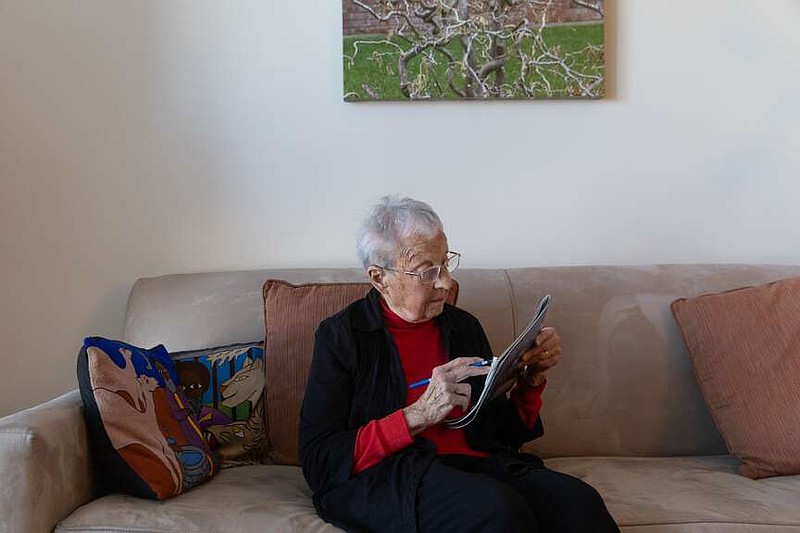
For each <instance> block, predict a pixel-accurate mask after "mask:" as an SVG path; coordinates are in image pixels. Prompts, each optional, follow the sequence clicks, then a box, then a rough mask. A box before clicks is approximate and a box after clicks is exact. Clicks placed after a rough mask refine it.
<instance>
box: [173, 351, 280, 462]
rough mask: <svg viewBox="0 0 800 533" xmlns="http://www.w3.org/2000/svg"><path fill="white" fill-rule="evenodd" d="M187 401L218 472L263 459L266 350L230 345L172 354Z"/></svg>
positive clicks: (265, 451)
mask: <svg viewBox="0 0 800 533" xmlns="http://www.w3.org/2000/svg"><path fill="white" fill-rule="evenodd" d="M172 360H173V361H174V362H175V368H176V371H177V373H178V378H179V380H180V383H181V387H182V388H183V392H184V394H185V395H186V398H187V401H188V402H189V406H190V408H191V411H192V413H193V414H194V416H196V417H197V420H198V423H199V426H200V429H201V431H202V432H203V434H204V435H205V438H206V440H207V441H208V442H209V443H210V444H211V447H212V448H213V449H214V451H215V452H216V453H217V455H218V456H219V459H220V462H221V465H220V466H221V468H227V467H231V466H242V465H248V464H258V463H261V462H263V461H264V460H265V458H266V456H267V452H268V442H269V441H268V439H267V430H266V420H265V414H264V413H265V406H264V401H265V399H266V395H265V394H264V382H265V376H264V345H263V343H262V342H251V343H244V344H231V345H227V346H219V347H216V348H206V349H202V350H194V351H188V352H178V353H173V354H172Z"/></svg>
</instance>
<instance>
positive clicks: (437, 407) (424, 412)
mask: <svg viewBox="0 0 800 533" xmlns="http://www.w3.org/2000/svg"><path fill="white" fill-rule="evenodd" d="M482 360H483V359H482V358H480V357H459V358H457V359H453V360H452V361H449V362H447V363H445V364H443V365H441V366H437V367H436V368H434V369H433V372H432V373H431V381H430V383H428V388H427V389H426V390H425V392H424V393H423V394H422V396H420V397H419V399H418V400H417V401H416V402H414V403H412V404H411V405H409V406H408V407H406V408H404V409H403V414H404V415H405V418H406V422H407V423H408V429H409V430H410V431H411V434H412V435H416V434H417V433H419V432H420V431H422V430H424V429H425V428H428V427H430V426H434V425H436V424H438V423H439V422H441V421H442V420H444V418H445V417H446V416H447V414H448V413H449V412H450V411H451V410H452V409H453V408H454V407H456V406H460V407H461V408H462V409H464V410H465V411H466V410H467V408H468V407H469V400H470V394H471V393H472V387H470V386H469V384H468V383H460V381H462V380H464V379H467V378H468V377H470V376H481V375H484V374H487V373H488V372H489V367H488V366H470V365H471V364H473V363H477V362H480V361H482Z"/></svg>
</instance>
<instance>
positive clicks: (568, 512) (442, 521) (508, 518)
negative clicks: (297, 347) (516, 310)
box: [300, 197, 619, 533]
mask: <svg viewBox="0 0 800 533" xmlns="http://www.w3.org/2000/svg"><path fill="white" fill-rule="evenodd" d="M358 253H359V256H360V259H361V262H362V263H363V265H364V268H365V269H366V274H367V276H368V277H369V280H370V282H371V283H372V287H373V288H372V289H371V290H370V292H369V294H368V295H367V296H366V297H365V298H363V299H361V300H358V301H356V302H354V303H352V304H351V305H349V306H348V307H346V308H345V309H343V310H342V311H340V312H339V313H337V314H335V315H334V316H332V317H330V318H327V319H326V320H324V321H323V322H322V324H320V326H319V329H318V330H317V336H316V344H315V348H314V358H313V363H312V366H311V372H310V374H309V378H308V386H307V388H306V395H305V399H304V401H303V408H302V412H301V417H300V457H301V461H302V466H303V473H304V474H305V477H306V480H307V481H308V484H309V486H310V487H311V489H312V490H313V491H314V505H315V507H316V509H317V511H318V512H319V514H320V516H321V517H322V518H324V519H325V520H327V521H328V522H331V523H332V524H334V525H336V526H339V527H341V528H344V529H346V530H349V531H381V532H384V531H417V530H419V531H437V532H441V531H459V532H461V531H480V532H487V531H497V532H503V533H509V532H514V531H528V532H537V531H552V532H559V533H565V532H580V533H591V532H606V531H619V530H618V528H617V526H616V524H615V523H614V520H613V519H612V518H611V516H610V515H609V513H608V511H607V510H606V508H605V505H604V503H603V500H602V498H601V497H600V495H599V494H598V493H597V492H596V491H595V490H594V489H593V488H591V487H590V486H589V485H587V484H586V483H584V482H583V481H581V480H579V479H577V478H574V477H571V476H568V475H566V474H562V473H559V472H555V471H552V470H549V469H547V468H546V467H545V466H544V464H543V463H542V461H541V459H539V458H538V457H536V456H533V455H528V454H524V453H520V452H519V451H518V450H519V448H520V446H521V445H522V443H524V442H526V441H529V440H532V439H535V438H537V437H540V436H541V435H542V433H543V428H542V422H541V419H540V418H539V410H540V408H541V405H542V400H541V396H542V390H543V389H544V387H545V384H546V378H545V376H546V372H547V371H548V369H550V368H552V367H553V366H554V365H555V364H556V363H558V360H559V357H560V355H561V340H560V339H559V336H558V334H557V333H556V331H555V330H554V329H553V328H544V329H542V331H541V333H540V334H539V336H538V337H537V339H536V345H535V346H534V347H533V348H532V349H530V350H529V351H528V352H527V353H526V354H525V355H524V356H523V360H524V363H525V365H526V366H525V368H524V369H521V370H520V375H519V378H518V379H517V383H516V384H515V386H514V389H513V390H512V391H511V393H510V395H508V396H500V397H499V398H497V399H495V400H493V401H492V402H491V403H489V404H487V405H486V406H485V408H484V409H483V410H482V411H481V413H480V415H479V416H478V417H477V418H476V419H475V420H474V421H473V422H472V423H471V424H469V425H468V426H466V427H465V428H464V429H450V428H447V427H444V426H443V425H442V424H441V422H442V421H444V420H445V419H447V418H456V417H459V416H460V415H462V414H463V412H465V410H466V409H467V408H468V407H469V405H470V403H471V402H475V401H476V400H477V398H478V396H479V395H480V392H481V390H482V387H483V382H484V381H485V377H484V374H486V373H487V371H488V369H487V368H486V367H481V366H475V365H474V364H475V363H476V362H481V361H483V360H488V359H490V358H491V357H492V353H491V348H490V347H489V342H488V341H487V339H486V335H485V334H484V332H483V329H482V328H481V325H480V323H479V322H478V321H477V319H475V317H473V316H472V315H470V314H469V313H467V312H466V311H463V310H461V309H458V308H457V307H453V306H451V305H449V304H447V303H446V299H447V295H448V293H449V291H450V290H451V288H452V286H453V280H452V278H451V277H450V274H451V273H452V272H453V271H454V270H455V269H456V268H457V267H458V261H459V254H458V253H456V252H452V251H450V250H449V248H448V245H447V237H446V236H445V234H444V229H443V226H442V222H441V220H440V219H439V217H438V216H437V215H436V213H435V212H434V211H433V209H431V207H430V206H428V205H427V204H425V203H423V202H419V201H416V200H412V199H410V198H396V197H386V198H383V199H382V200H381V202H380V203H379V204H378V205H377V206H375V208H374V210H373V211H372V214H371V215H370V216H369V217H368V218H367V220H366V221H365V223H364V225H363V227H362V229H361V231H360V234H359V237H358ZM428 377H430V383H428V385H427V386H424V387H417V388H409V385H410V384H411V383H414V382H416V381H419V380H422V379H425V378H428Z"/></svg>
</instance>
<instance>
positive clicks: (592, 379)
mask: <svg viewBox="0 0 800 533" xmlns="http://www.w3.org/2000/svg"><path fill="white" fill-rule="evenodd" d="M796 275H800V266H763V265H737V266H731V265H714V266H710V265H672V266H647V267H564V268H522V269H511V270H500V269H495V270H470V269H461V270H459V271H458V272H457V275H456V277H457V279H458V280H459V282H460V286H461V292H460V296H459V306H461V307H463V308H464V309H467V310H469V311H470V312H472V313H473V314H475V315H476V316H477V317H478V318H479V319H480V320H481V322H482V323H483V325H484V327H485V329H486V331H487V333H488V335H489V338H490V340H491V343H492V345H493V347H494V349H495V351H496V352H498V351H500V350H502V348H503V347H504V345H506V343H508V342H509V341H510V340H511V339H512V338H513V337H514V333H515V331H517V330H518V329H519V328H520V327H521V326H522V325H523V324H524V322H525V321H526V320H527V318H528V315H529V313H530V312H531V310H532V307H533V305H534V303H535V301H536V300H537V299H538V298H539V297H540V296H541V295H542V294H543V293H545V292H549V293H551V294H552V296H553V301H552V306H551V313H550V315H549V320H548V322H549V323H550V324H551V325H554V326H556V327H557V328H558V329H559V330H560V332H561V335H562V337H563V339H564V356H563V359H562V362H561V364H560V365H559V366H558V367H557V368H556V369H555V370H553V371H552V374H551V376H550V381H549V384H548V387H547V390H546V392H545V397H544V400H545V406H544V410H543V415H542V416H543V420H544V427H545V436H544V437H543V438H542V439H540V440H538V441H536V442H534V443H532V444H531V445H530V448H531V450H532V451H534V452H535V453H538V454H540V455H542V456H543V457H545V458H546V462H547V464H548V466H550V467H551V468H554V469H557V470H561V471H564V472H568V473H570V474H573V475H575V476H578V477H580V478H583V479H585V480H586V481H588V482H589V483H591V484H592V485H594V486H595V487H596V488H597V489H598V490H599V491H600V493H601V494H602V495H603V496H604V498H605V500H606V503H607V505H608V508H609V510H610V511H611V513H612V514H613V515H614V517H615V518H616V520H617V521H618V523H619V524H620V526H621V529H622V530H623V531H626V532H636V533H656V532H669V533H677V532H690V531H691V532H723V531H725V532H727V531H730V532H736V533H744V532H750V531H752V532H765V531H779V532H789V531H798V532H800V476H788V477H776V478H769V479H762V480H758V481H754V480H750V479H747V478H744V477H741V476H739V475H738V474H737V473H736V467H737V461H736V460H735V459H734V458H732V457H730V456H729V455H727V452H726V448H725V445H724V443H723V441H722V439H721V437H720V435H719V433H718V431H717V430H716V428H715V427H714V424H713V422H712V420H711V418H710V416H709V413H708V410H707V409H706V407H705V404H704V402H703V399H702V397H701V395H700V392H699V390H698V387H697V384H696V381H695V377H694V374H693V371H692V367H691V363H690V360H689V357H688V355H687V353H686V351H685V348H684V345H683V343H682V341H681V337H680V334H679V332H678V329H677V327H676V325H675V322H674V320H673V318H672V316H671V315H670V311H669V303H670V302H671V301H672V300H673V299H675V298H678V297H682V296H693V295H698V294H701V293H707V292H716V291H720V290H724V289H730V288H734V287H739V286H744V285H752V284H761V283H764V282H768V281H772V280H776V279H780V278H783V277H788V276H796ZM270 277H274V278H280V279H286V280H288V281H291V282H295V283H299V282H306V281H356V280H358V281H361V280H362V279H363V278H362V274H361V272H360V271H358V270H347V269H336V270H265V271H251V272H225V273H209V274H188V275H173V276H164V277H158V278H148V279H141V280H139V281H137V282H136V284H135V285H134V287H133V290H132V292H131V295H130V299H129V301H128V307H127V314H126V322H125V331H124V339H125V340H127V341H128V342H130V343H133V344H136V345H141V346H151V345H154V344H158V343H164V344H165V345H166V346H167V348H168V349H170V350H188V349H197V348H202V347H211V346H218V345H223V344H228V343H233V342H242V341H252V340H256V339H260V338H262V336H263V331H264V326H263V318H262V317H263V315H262V297H261V286H262V283H263V281H264V280H265V279H267V278H270ZM86 333H87V334H89V333H92V332H86ZM77 348H78V347H76V346H72V347H65V348H64V349H65V350H75V351H76V352H77ZM91 460H92V458H91V457H89V456H88V452H87V442H86V433H85V429H84V426H83V421H82V418H81V404H80V399H79V396H78V394H77V392H72V393H68V394H66V395H64V396H62V397H60V398H57V399H55V400H52V401H50V402H47V403H44V404H42V405H39V406H36V407H34V408H32V409H28V410H26V411H22V412H19V413H16V414H14V415H11V416H9V417H6V418H3V419H2V420H0V472H1V474H0V475H1V477H0V479H2V488H0V493H1V494H2V496H1V498H2V499H1V500H0V520H1V521H2V522H0V531H3V532H13V533H19V532H40V531H41V532H43V531H51V530H53V529H54V528H55V530H56V531H61V532H76V531H87V532H88V531H92V532H98V531H104V532H123V531H124V532H159V533H160V532H173V531H174V532H195V531H198V532H200V531H219V532H228V531H235V532H250V531H252V532H264V531H336V529H335V528H334V527H332V526H330V525H328V524H326V523H324V522H323V521H322V520H320V519H319V518H318V517H317V516H316V514H315V512H314V508H313V507H312V505H311V500H310V494H309V490H308V487H307V486H306V484H305V481H304V480H303V477H302V474H301V472H300V469H299V468H297V467H293V466H278V465H263V466H261V465H259V466H247V467H239V468H233V469H227V470H223V471H221V472H220V473H219V474H218V475H217V476H215V477H214V478H213V479H212V480H211V481H210V482H209V483H206V484H204V485H202V486H200V487H198V488H196V489H194V490H192V491H190V492H188V493H186V494H184V495H182V496H179V497H177V498H174V499H171V500H168V501H165V502H155V501H148V500H140V499H136V498H133V497H130V496H123V495H109V496H104V497H101V498H97V499H93V495H92V483H91V480H90V477H89V471H90V462H91Z"/></svg>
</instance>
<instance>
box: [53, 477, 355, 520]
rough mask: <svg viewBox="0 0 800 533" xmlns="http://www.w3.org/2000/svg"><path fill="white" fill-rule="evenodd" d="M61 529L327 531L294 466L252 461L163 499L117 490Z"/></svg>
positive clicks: (86, 507) (72, 517)
mask: <svg viewBox="0 0 800 533" xmlns="http://www.w3.org/2000/svg"><path fill="white" fill-rule="evenodd" d="M56 531H57V532H62V533H66V532H69V533H76V532H84V533H89V532H91V533H97V532H99V531H102V532H105V533H131V532H140V533H145V532H147V533H167V532H174V533H201V532H210V531H214V532H235V533H264V532H273V531H274V532H287V533H288V532H293V531H296V532H303V533H317V532H318V533H332V532H336V531H340V530H339V529H338V528H336V527H334V526H332V525H330V524H328V523H326V522H324V521H323V520H322V519H321V518H320V517H319V516H317V513H316V511H315V510H314V505H313V504H312V503H311V491H310V490H309V488H308V485H306V482H305V479H303V474H302V472H301V471H300V469H299V468H297V467H296V466H280V465H256V466H243V467H241V468H228V469H225V470H222V471H220V472H219V473H218V474H217V475H215V476H214V478H213V479H212V480H210V481H209V482H208V483H206V484H204V485H203V486H201V487H197V488H196V489H194V490H192V491H190V492H187V493H186V494H182V495H181V496H180V497H178V498H172V499H170V500H167V501H164V502H156V501H152V500H143V499H141V498H134V497H132V496H127V495H122V494H112V495H109V496H104V497H102V498H98V499H96V500H94V501H92V502H89V503H88V504H86V505H84V506H82V507H79V508H78V509H76V510H75V511H74V512H73V513H72V514H71V515H70V516H68V517H67V518H65V519H64V520H62V521H61V523H60V524H59V525H58V527H57V528H56Z"/></svg>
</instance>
